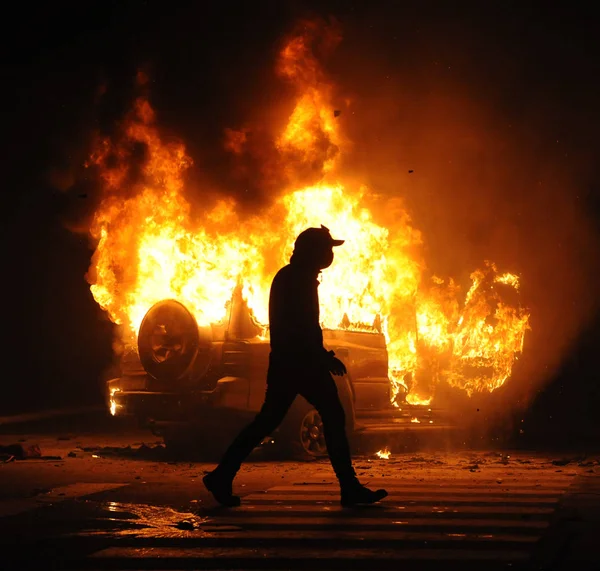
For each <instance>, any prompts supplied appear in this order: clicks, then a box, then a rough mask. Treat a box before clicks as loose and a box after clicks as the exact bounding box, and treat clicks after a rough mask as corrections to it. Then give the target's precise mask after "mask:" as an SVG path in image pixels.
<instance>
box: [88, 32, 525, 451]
mask: <svg viewBox="0 0 600 571" xmlns="http://www.w3.org/2000/svg"><path fill="white" fill-rule="evenodd" d="M311 33H312V32H311V30H310V29H308V31H305V32H304V34H303V35H299V36H296V37H294V38H292V39H291V40H290V42H289V43H288V44H287V45H286V46H285V47H284V49H283V50H282V53H281V56H280V61H279V63H278V71H279V73H280V75H281V76H282V77H283V78H284V79H285V80H288V81H290V82H291V83H292V85H293V86H294V88H295V89H296V91H297V99H296V105H295V108H294V110H293V111H292V113H291V116H290V117H289V120H288V122H287V125H286V126H285V128H284V130H283V132H282V133H281V135H280V136H279V137H278V138H277V139H276V141H275V147H276V148H277V150H278V152H279V153H280V158H281V163H282V164H283V165H284V167H282V168H284V169H286V171H289V172H290V173H292V174H293V173H294V172H295V169H300V168H304V167H305V165H306V164H310V165H311V166H312V168H313V169H314V168H316V167H318V170H319V172H320V174H321V180H320V182H318V183H317V184H314V185H312V186H309V187H301V186H300V187H298V186H295V185H294V184H290V186H289V187H288V188H286V189H285V191H284V192H283V194H282V195H281V196H279V197H278V198H275V199H273V201H272V204H271V206H270V207H269V208H268V209H266V211H265V212H264V213H263V214H262V215H261V216H254V217H248V216H245V217H244V216H242V215H241V214H240V209H239V207H238V205H237V204H236V202H235V201H234V200H233V199H223V200H222V201H220V202H218V203H217V204H216V205H213V206H211V207H207V208H206V209H205V211H204V212H202V213H201V215H200V216H199V217H198V216H197V215H196V214H192V209H191V205H190V203H189V202H188V200H187V199H186V192H185V190H186V189H185V186H184V179H183V176H184V173H185V171H186V170H187V169H188V168H189V167H190V166H191V165H192V160H191V159H190V157H188V156H187V154H186V150H185V147H184V145H183V144H182V143H173V142H168V143H167V142H165V141H164V140H163V139H162V138H161V135H160V132H159V130H158V128H157V127H156V124H155V116H154V111H153V109H152V108H151V106H150V104H149V102H148V100H147V99H145V98H140V99H138V100H137V102H136V104H135V107H134V109H133V111H132V113H131V115H130V117H129V118H128V121H127V122H126V125H125V128H124V132H123V135H122V137H121V139H119V140H109V139H102V140H100V141H98V144H97V147H96V149H95V151H94V153H93V154H92V156H91V158H90V161H89V163H88V165H89V166H94V167H96V168H98V170H99V172H100V175H101V179H102V183H103V189H104V198H103V200H102V202H101V204H100V206H99V208H98V210H97V212H96V214H95V217H94V221H93V225H92V227H91V234H92V236H93V237H94V238H95V240H96V241H97V247H96V251H95V254H94V257H93V260H92V267H91V268H90V272H89V276H88V279H89V280H90V283H91V290H92V294H93V296H94V298H95V299H96V301H97V302H98V303H99V304H100V305H101V307H102V308H103V309H105V310H106V311H107V312H108V314H109V316H110V318H111V319H112V321H113V322H114V323H116V324H119V325H121V326H122V327H121V331H122V342H123V344H124V346H125V347H126V348H130V349H133V348H135V346H136V337H137V332H138V329H139V326H140V323H141V321H142V319H143V317H144V315H145V313H146V312H147V311H148V309H149V308H150V307H151V306H152V305H153V304H155V303H156V302H159V301H161V300H164V299H175V300H179V301H181V302H182V303H183V304H184V305H185V306H186V307H187V308H189V310H190V311H191V312H192V313H193V314H194V316H195V318H196V320H197V322H198V324H199V325H200V326H209V325H211V324H218V323H220V322H222V321H223V320H225V319H226V316H227V308H228V303H229V301H230V299H231V296H232V292H233V290H234V288H236V286H241V287H242V292H243V297H244V298H245V300H246V301H247V303H248V306H249V308H250V310H251V311H252V313H253V317H254V319H255V320H256V321H257V322H258V323H259V324H263V329H262V333H261V335H262V336H267V335H268V328H267V327H266V324H267V321H268V319H267V300H268V292H269V286H270V282H271V279H272V277H273V275H274V272H275V271H276V269H277V268H278V267H279V266H281V265H283V264H285V263H287V260H288V259H289V256H290V255H291V251H292V245H293V242H294V239H295V236H296V235H297V234H298V233H299V232H300V231H301V230H303V229H304V228H306V227H308V226H319V225H321V224H324V225H326V226H327V227H329V228H330V229H331V231H332V233H333V234H334V235H335V236H340V237H342V238H345V239H346V243H345V244H344V247H343V248H339V252H336V261H335V263H334V265H333V266H332V267H331V268H330V269H329V270H328V271H327V273H326V274H325V275H323V278H322V283H321V287H320V288H319V295H320V300H321V317H322V324H323V327H325V328H330V329H339V328H344V329H350V330H360V331H372V330H374V329H377V330H381V331H382V332H383V333H384V335H385V337H386V340H387V343H388V353H389V377H390V382H391V383H392V391H391V393H392V402H393V403H394V404H395V405H396V406H398V405H399V404H401V403H402V402H405V401H406V402H408V403H410V404H429V403H430V402H431V400H432V398H433V397H434V396H435V389H436V386H438V385H439V383H440V382H447V383H448V384H450V385H451V386H453V387H456V388H458V389H462V390H464V391H465V392H466V393H467V394H468V395H472V394H473V393H476V392H483V391H493V390H494V389H497V388H498V387H500V386H502V384H504V383H505V381H506V380H507V379H508V378H509V376H510V374H511V371H512V367H513V364H514V362H515V359H517V356H518V355H519V354H520V353H521V351H522V349H523V341H524V335H525V331H526V330H527V329H528V328H529V325H528V324H529V314H528V313H527V312H526V311H525V310H524V309H523V308H521V306H520V304H519V302H518V290H519V278H518V276H516V275H514V274H511V273H507V272H502V271H499V270H498V268H497V267H496V265H495V264H494V263H492V262H487V263H486V264H485V266H484V267H483V268H481V269H478V270H475V271H474V272H473V273H472V274H471V280H472V283H471V285H470V287H469V288H468V289H467V291H466V292H463V291H462V290H461V287H460V286H459V285H458V284H457V283H455V282H454V280H453V279H452V278H448V279H442V278H438V277H434V278H433V279H432V280H428V279H426V278H425V277H424V267H425V266H424V262H423V260H422V259H421V257H420V256H419V255H418V254H417V253H416V252H418V248H419V247H420V245H421V235H420V233H419V231H418V230H416V229H415V228H414V227H413V226H412V223H411V219H410V217H409V215H408V213H407V212H406V210H405V209H404V207H403V206H402V203H401V202H399V201H398V199H393V200H392V199H385V198H382V197H381V196H378V195H377V193H376V192H375V191H374V190H373V189H370V188H367V187H366V186H364V185H361V184H357V183H356V181H348V180H345V178H344V176H343V173H341V172H339V157H340V154H341V153H342V152H343V150H344V145H345V139H344V136H343V134H342V133H341V132H340V126H339V123H338V122H337V119H336V117H337V115H336V113H334V110H335V109H337V108H336V106H335V105H334V102H333V101H332V95H331V92H332V86H331V84H330V83H329V82H328V81H327V79H326V77H325V76H324V73H323V71H322V70H321V69H320V67H319V64H318V61H317V60H316V58H315V57H314V56H313V54H312V52H311V44H310V42H311V37H310V34H311ZM338 115H339V113H338ZM231 133H235V132H233V131H231V130H230V134H231ZM234 138H235V137H234ZM238 139H239V140H238ZM238 139H235V150H236V151H239V150H240V149H243V146H244V144H245V139H246V137H245V135H244V136H243V137H240V138H238ZM232 140H233V139H232ZM140 144H142V145H144V146H145V147H146V149H147V160H146V162H145V164H144V166H143V173H142V174H143V177H142V178H143V182H141V183H137V184H136V186H133V187H132V186H130V183H128V182H127V181H129V180H131V177H130V176H128V175H130V173H131V169H133V158H132V156H131V151H130V149H131V148H133V147H135V146H136V145H137V146H139V145H140ZM315 165H316V167H315ZM288 179H289V180H294V177H293V176H291V175H290V176H289V177H288ZM111 406H112V405H111ZM415 421H416V422H418V420H416V419H413V421H412V422H415ZM380 453H381V454H382V455H381V456H380V457H382V458H384V457H385V458H388V457H389V452H386V451H380ZM380 453H378V455H379V454H380ZM385 454H387V456H385Z"/></svg>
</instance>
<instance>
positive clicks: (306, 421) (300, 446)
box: [274, 398, 327, 460]
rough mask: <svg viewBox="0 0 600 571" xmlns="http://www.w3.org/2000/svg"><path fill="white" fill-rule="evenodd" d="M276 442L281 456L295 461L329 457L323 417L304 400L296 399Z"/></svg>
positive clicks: (276, 437) (275, 437)
mask: <svg viewBox="0 0 600 571" xmlns="http://www.w3.org/2000/svg"><path fill="white" fill-rule="evenodd" d="M274 440H275V445H276V448H275V449H276V451H277V454H278V455H279V456H283V457H286V458H290V459H295V460H311V459H312V460H314V459H315V458H322V457H324V456H327V445H326V444H325V434H324V432H323V420H322V419H321V415H320V414H319V413H318V412H317V411H316V409H315V408H314V407H313V406H312V405H310V404H309V403H308V402H306V400H304V399H303V398H297V399H296V402H294V404H293V405H292V408H291V409H290V411H289V412H288V415H287V417H286V418H285V420H284V421H283V424H282V425H281V427H280V429H279V431H278V434H276V435H275V436H274Z"/></svg>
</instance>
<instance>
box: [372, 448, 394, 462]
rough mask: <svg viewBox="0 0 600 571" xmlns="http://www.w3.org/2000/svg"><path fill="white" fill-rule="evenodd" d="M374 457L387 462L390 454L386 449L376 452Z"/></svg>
mask: <svg viewBox="0 0 600 571" xmlns="http://www.w3.org/2000/svg"><path fill="white" fill-rule="evenodd" d="M375 455H376V456H377V457H378V458H381V459H382V460H389V459H390V456H391V455H392V453H391V452H390V451H389V450H388V449H387V448H384V449H383V450H379V451H378V452H376V453H375Z"/></svg>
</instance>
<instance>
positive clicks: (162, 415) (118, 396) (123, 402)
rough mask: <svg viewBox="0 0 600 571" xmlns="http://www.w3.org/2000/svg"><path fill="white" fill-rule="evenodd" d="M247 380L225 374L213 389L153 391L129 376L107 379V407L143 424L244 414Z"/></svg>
mask: <svg viewBox="0 0 600 571" xmlns="http://www.w3.org/2000/svg"><path fill="white" fill-rule="evenodd" d="M247 399H248V381H247V380H246V379H243V378H237V377H225V378H223V379H221V380H219V382H218V383H217V386H216V387H215V388H214V389H213V390H210V391H199V390H198V391H186V392H166V391H160V392H158V391H150V390H145V389H143V388H139V387H136V386H135V384H133V385H132V383H131V382H130V380H129V379H126V378H125V379H113V380H111V381H109V382H108V403H107V404H108V408H109V410H110V412H111V414H112V415H113V416H135V417H137V418H138V419H139V420H140V421H141V422H142V423H156V422H189V421H190V420H193V419H200V418H202V419H203V420H204V419H207V417H210V416H217V415H222V414H223V411H225V410H226V411H229V412H231V413H236V412H237V413H240V414H242V413H244V412H248V411H247V406H248V400H247Z"/></svg>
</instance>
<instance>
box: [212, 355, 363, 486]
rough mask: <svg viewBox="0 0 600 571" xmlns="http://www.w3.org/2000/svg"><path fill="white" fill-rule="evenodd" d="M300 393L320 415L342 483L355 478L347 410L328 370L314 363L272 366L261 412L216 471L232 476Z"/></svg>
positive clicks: (335, 470)
mask: <svg viewBox="0 0 600 571" xmlns="http://www.w3.org/2000/svg"><path fill="white" fill-rule="evenodd" d="M292 366H293V365H292ZM297 395H301V396H303V397H304V398H305V399H306V400H307V401H308V402H309V403H310V404H312V405H313V406H314V407H315V408H316V409H317V412H318V413H319V415H320V416H321V420H322V421H323V431H324V434H325V442H326V444H327V452H328V454H329V459H330V460H331V465H332V466H333V470H334V472H335V474H336V476H337V478H338V480H339V482H340V484H341V485H344V484H346V483H353V482H355V480H356V473H355V471H354V468H353V467H352V458H351V455H350V446H349V444H348V438H347V435H346V420H345V413H344V409H343V407H342V403H341V402H340V397H339V395H338V391H337V387H336V385H335V381H334V380H333V377H332V376H331V374H330V373H329V371H326V370H325V371H323V370H319V368H316V367H311V368H307V369H304V370H302V369H297V370H296V372H293V373H291V372H289V371H284V370H282V367H280V366H273V364H271V365H270V366H269V372H268V374H267V391H266V395H265V402H264V404H263V406H262V408H261V410H260V412H259V413H258V415H257V416H256V418H255V419H254V420H253V421H252V422H251V423H250V424H249V425H248V426H246V428H244V429H243V430H242V431H241V432H240V433H239V435H238V436H237V437H236V438H235V440H234V441H233V442H232V443H231V445H230V446H229V448H228V449H227V451H226V452H225V455H224V456H223V459H222V460H221V463H220V464H219V466H218V468H217V470H216V471H217V473H221V474H223V475H224V476H225V477H227V478H232V479H233V478H234V477H235V474H236V473H237V472H238V470H239V469H240V466H241V464H242V462H243V461H244V460H245V459H246V458H247V457H248V455H249V454H250V452H252V450H253V449H254V448H255V447H256V446H258V445H259V444H260V443H261V442H262V441H263V439H264V438H265V437H266V436H269V435H270V434H272V433H273V432H274V431H275V429H276V428H277V427H278V426H279V425H280V424H281V421H282V420H283V419H284V417H285V415H286V413H287V411H288V410H289V408H290V406H291V405H292V403H293V402H294V399H295V398H296V396H297Z"/></svg>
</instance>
